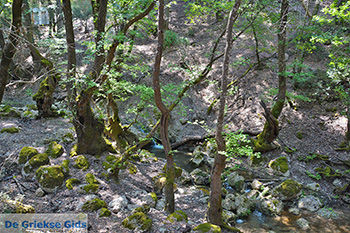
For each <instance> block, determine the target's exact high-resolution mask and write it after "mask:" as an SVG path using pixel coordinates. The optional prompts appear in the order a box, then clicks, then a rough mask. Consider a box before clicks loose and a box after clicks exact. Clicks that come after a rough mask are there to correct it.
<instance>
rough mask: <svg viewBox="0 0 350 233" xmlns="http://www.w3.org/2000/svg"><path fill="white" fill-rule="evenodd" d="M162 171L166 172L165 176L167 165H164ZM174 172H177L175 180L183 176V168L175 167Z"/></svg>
mask: <svg viewBox="0 0 350 233" xmlns="http://www.w3.org/2000/svg"><path fill="white" fill-rule="evenodd" d="M162 171H163V172H164V174H165V173H166V164H165V165H164V167H163V169H162ZM174 171H175V179H177V178H179V177H181V175H182V168H181V167H177V166H176V165H175V166H174Z"/></svg>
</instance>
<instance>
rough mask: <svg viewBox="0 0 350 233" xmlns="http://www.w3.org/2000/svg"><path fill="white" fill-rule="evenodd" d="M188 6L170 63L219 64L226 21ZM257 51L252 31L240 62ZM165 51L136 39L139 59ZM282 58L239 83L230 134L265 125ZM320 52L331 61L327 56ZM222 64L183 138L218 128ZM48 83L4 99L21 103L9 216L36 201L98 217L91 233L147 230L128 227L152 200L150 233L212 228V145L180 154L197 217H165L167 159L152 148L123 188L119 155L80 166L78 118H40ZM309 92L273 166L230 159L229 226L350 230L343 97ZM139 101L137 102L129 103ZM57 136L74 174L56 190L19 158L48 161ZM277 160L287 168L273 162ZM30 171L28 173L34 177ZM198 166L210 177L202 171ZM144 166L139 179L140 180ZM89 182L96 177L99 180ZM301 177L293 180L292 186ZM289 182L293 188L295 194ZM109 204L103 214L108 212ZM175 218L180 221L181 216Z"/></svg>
mask: <svg viewBox="0 0 350 233" xmlns="http://www.w3.org/2000/svg"><path fill="white" fill-rule="evenodd" d="M181 7H182V6H181V5H180V7H178V8H174V9H173V11H171V16H172V19H173V20H172V21H171V22H170V27H171V29H173V30H174V31H176V32H177V33H178V34H179V35H181V36H183V37H186V38H187V39H188V41H189V43H188V44H181V45H178V46H177V47H174V48H170V49H167V50H166V51H165V56H164V63H163V64H175V65H179V64H181V63H182V62H186V63H187V64H189V65H193V66H194V65H196V66H197V68H202V66H203V64H204V65H205V64H206V62H208V61H207V58H206V56H205V55H206V54H207V52H208V45H210V44H211V43H212V41H213V40H214V39H216V38H215V37H216V36H217V34H218V33H219V32H220V30H221V28H222V24H221V23H215V22H214V21H213V22H212V23H204V22H203V23H201V24H200V25H196V26H193V25H190V24H188V23H186V16H185V15H184V11H183V10H181V9H182V8H181ZM189 32H191V33H189ZM79 38H85V39H86V38H87V36H84V35H79ZM271 43H272V42H271ZM249 45H252V40H251V38H250V37H249V36H244V37H242V38H240V39H239V40H238V41H237V42H235V45H234V49H233V52H232V57H233V59H237V58H240V57H249V58H251V59H253V60H254V56H253V52H252V50H251V49H250V48H249ZM223 46H224V45H223V44H220V46H219V48H220V51H222V50H223ZM155 48H156V40H155V38H150V39H148V40H147V41H144V40H142V41H139V42H137V43H135V53H136V54H138V56H140V58H139V59H141V60H144V61H146V63H147V64H149V65H150V66H151V64H152V62H153V56H154V54H155ZM287 53H288V54H289V56H288V57H289V60H288V62H289V63H290V62H291V61H292V60H293V55H294V51H293V50H292V49H291V48H290V49H289V50H287ZM272 55H273V54H265V53H264V54H263V56H265V57H271V58H270V59H269V60H267V61H266V62H265V67H264V68H263V69H262V70H255V69H253V70H252V71H251V72H250V73H248V75H246V76H245V77H244V78H242V79H240V80H239V81H238V83H237V88H236V92H235V93H231V95H230V96H229V97H228V110H227V114H226V123H227V125H228V131H236V130H238V129H242V130H244V131H250V132H259V131H260V130H262V127H263V124H264V118H263V117H262V114H261V113H262V111H263V110H262V108H261V107H260V105H259V101H260V99H261V98H263V99H269V98H272V97H271V96H268V95H266V93H267V92H268V90H269V89H270V88H272V87H276V86H277V77H276V76H277V75H276V64H277V61H276V57H274V56H272ZM316 57H322V53H321V52H320V54H318V55H317V56H316ZM220 62H221V61H220V60H219V61H218V62H217V63H216V64H215V65H214V67H213V70H212V71H211V73H210V75H209V77H208V80H210V81H206V82H203V83H201V84H199V85H198V86H196V87H194V88H193V89H191V90H190V91H189V94H188V95H187V96H186V97H185V98H184V100H183V103H184V106H187V108H185V109H187V110H186V111H188V112H187V115H185V116H184V115H183V114H180V111H175V112H174V113H173V115H172V119H171V127H170V134H171V140H172V142H173V143H176V142H179V141H182V140H184V139H185V138H186V137H197V138H198V137H203V136H205V135H210V134H211V133H213V132H214V130H215V110H216V108H215V107H214V110H213V111H212V112H211V113H210V114H209V115H206V112H207V108H208V107H209V105H210V103H211V102H212V101H213V99H214V98H215V97H216V96H217V94H218V93H217V85H218V84H217V81H218V80H219V77H220V68H221V65H220V64H221V63H220ZM306 63H307V64H309V65H310V67H311V71H312V72H313V73H314V74H316V76H317V78H316V79H313V80H311V81H310V82H315V83H319V84H320V85H321V84H322V82H324V81H325V80H322V77H324V67H325V62H324V61H322V60H317V59H316V58H315V56H314V57H308V58H307V59H306ZM233 67H234V68H232V72H231V77H230V79H231V80H235V79H236V78H237V77H240V75H241V74H243V73H244V71H245V70H246V69H247V65H240V66H233ZM322 72H323V74H322ZM161 78H162V81H163V83H167V82H170V81H171V82H174V83H180V82H181V81H184V80H186V79H189V75H188V74H187V73H186V72H185V71H183V70H176V69H175V70H174V69H172V68H171V67H169V66H167V65H163V70H162V76H161ZM141 82H143V83H145V84H150V82H151V80H150V79H149V78H146V79H144V80H142V81H141ZM290 83H291V82H290ZM37 85H38V84H34V85H32V86H30V85H25V86H24V87H22V88H23V89H20V87H19V86H18V85H17V86H16V85H13V86H11V88H9V89H8V90H7V92H6V94H5V100H4V103H5V104H7V105H9V106H12V107H13V108H12V109H4V105H2V113H4V114H5V115H7V116H4V115H1V118H0V130H1V129H4V128H15V129H18V132H15V131H16V130H14V131H12V132H2V133H0V181H1V182H0V190H1V196H0V200H1V204H0V207H1V208H0V210H2V209H5V208H6V209H7V210H8V211H14V210H15V209H16V208H17V207H18V204H17V205H16V202H14V200H18V201H19V202H21V203H23V204H25V205H28V206H24V209H25V210H26V211H31V210H32V207H33V208H34V209H35V211H36V212H37V213H67V212H70V213H78V212H88V213H89V225H90V228H89V229H90V232H106V233H107V232H118V233H119V232H136V231H137V230H129V229H127V228H125V227H123V225H122V221H123V220H124V219H126V218H127V217H128V216H131V215H132V214H133V213H135V208H137V207H141V206H143V205H144V204H147V206H149V207H150V209H149V210H148V209H147V208H144V209H142V210H141V209H138V211H136V212H138V213H143V214H139V215H138V216H143V217H144V219H146V220H147V217H148V218H149V219H151V220H152V226H151V227H150V229H149V230H148V231H149V232H189V231H190V230H191V229H193V228H194V227H196V226H197V225H199V224H201V223H205V222H206V220H205V214H206V210H207V205H208V203H207V202H208V183H209V180H208V171H209V169H210V164H211V163H212V161H213V159H212V155H213V152H212V151H210V150H209V149H208V148H210V147H208V145H202V144H196V143H195V144H191V145H187V149H188V148H189V152H188V151H182V152H180V153H178V154H177V157H176V158H175V159H176V160H177V164H178V165H180V166H181V167H182V168H184V169H183V172H182V176H181V178H179V179H178V180H177V191H176V194H175V198H176V209H177V210H181V211H183V212H184V213H185V214H186V215H187V218H188V219H187V221H186V220H184V219H186V217H181V216H182V212H178V213H177V215H176V216H172V217H168V215H167V213H166V212H165V211H164V210H163V208H164V195H163V194H162V191H161V187H162V185H161V184H162V177H161V176H160V175H159V174H160V173H161V172H162V168H163V167H164V164H165V161H164V159H161V158H159V159H155V158H154V157H153V156H151V155H149V154H148V153H146V152H145V151H143V152H142V153H141V155H140V156H139V157H135V160H134V161H133V162H132V163H131V164H130V169H126V170H123V171H121V173H120V177H119V183H115V182H114V181H112V180H109V179H107V178H106V176H105V173H106V168H107V169H108V166H107V165H106V162H108V161H111V158H112V157H110V156H111V154H109V153H106V154H103V155H100V156H98V157H92V156H89V155H84V156H85V158H86V159H87V161H88V163H89V167H86V169H85V170H84V162H83V161H84V160H81V163H80V164H81V165H76V164H77V163H78V161H76V160H77V158H78V156H74V157H71V156H70V152H71V149H72V147H73V145H74V142H75V140H76V138H75V133H74V129H73V128H72V124H71V122H70V120H69V118H52V119H35V116H36V114H37V112H36V111H35V107H33V106H32V105H33V104H34V102H33V101H32V100H31V94H30V93H29V91H28V90H33V91H35V90H36V88H37ZM30 88H32V89H30ZM309 89H310V88H309ZM309 89H308V87H306V88H304V89H295V88H294V87H293V85H292V84H289V86H288V90H289V91H290V92H291V93H294V94H300V93H301V94H304V95H307V96H310V97H312V99H311V101H310V102H305V101H301V100H300V99H293V98H292V100H291V104H288V105H286V107H285V109H284V110H283V112H282V116H281V118H280V123H281V127H282V128H281V131H280V135H279V138H278V140H277V142H278V144H279V148H278V149H276V150H274V151H272V152H269V153H264V154H262V158H263V160H262V162H261V163H260V165H258V166H252V164H251V163H252V162H251V160H250V158H246V157H241V158H237V159H234V160H231V161H230V162H229V163H228V164H227V168H229V169H230V170H228V171H226V173H225V174H226V181H225V183H224V187H225V189H226V191H224V192H223V195H224V200H223V207H224V209H225V211H224V212H225V219H226V221H227V222H228V223H230V224H232V225H235V226H236V227H238V228H239V229H240V230H241V231H242V232H350V224H349V221H348V219H349V218H350V211H349V203H350V201H349V199H350V197H349V195H350V194H349V182H350V178H349V176H350V172H349V171H350V170H349V164H350V162H349V158H350V157H349V153H348V152H337V151H335V150H334V148H336V147H337V145H338V144H339V143H340V142H341V140H342V137H343V135H344V131H345V126H346V119H345V117H343V116H341V114H340V112H341V111H342V105H341V104H340V103H339V101H338V100H336V99H330V98H326V97H324V96H327V95H326V94H327V93H325V92H323V91H324V90H323V88H322V85H321V88H319V89H313V90H312V91H310V90H309ZM320 89H321V90H320ZM310 92H314V93H310ZM64 95H65V94H64V93H63V92H60V93H59V94H58V95H57V97H58V99H62V96H64ZM133 101H137V99H133V98H131V99H130V100H129V102H133ZM123 106H127V104H125V105H122V106H121V119H122V121H124V123H128V115H127V114H126V113H125V109H124V108H123ZM145 122H147V124H149V121H147V120H144V123H145ZM154 122H155V119H153V123H154ZM10 131H11V130H10ZM52 141H56V142H58V143H59V144H60V145H62V152H63V153H62V154H61V153H59V154H60V155H59V156H57V158H56V156H49V157H48V161H44V162H43V163H44V164H46V165H47V164H48V163H50V164H51V165H57V166H59V167H60V169H61V171H62V174H63V175H64V177H65V178H64V180H63V181H62V183H61V184H60V185H59V188H55V189H53V190H52V189H51V188H48V187H45V184H44V183H42V184H40V182H39V180H40V177H39V178H35V177H34V173H33V172H34V170H35V168H34V167H33V164H32V165H30V162H26V161H25V162H26V164H20V163H19V154H20V151H21V149H22V148H23V147H26V146H30V147H34V148H35V149H37V151H38V153H39V154H40V153H44V152H46V151H47V149H48V147H49V145H50V143H52ZM198 145H199V147H197V146H198ZM195 148H196V149H195ZM182 149H183V148H182ZM179 150H181V148H180V149H179ZM113 156H119V155H113ZM157 156H158V157H160V156H159V155H157ZM189 156H191V158H192V157H194V158H195V160H194V162H195V163H193V164H192V165H191V167H188V166H186V164H188V163H189V162H188V161H189V160H190V159H191V158H188V157H189ZM80 158H82V157H80ZM278 158H280V159H278ZM276 159H277V160H276ZM66 160H68V161H69V165H68V166H64V164H65V162H64V161H66ZM112 160H113V159H112ZM192 160H193V159H192ZM273 160H275V161H277V162H278V163H276V162H275V163H271V161H273ZM181 161H182V162H181ZM183 161H185V162H183ZM273 164H275V165H276V164H277V166H273ZM286 164H287V169H286ZM29 165H30V166H29ZM85 165H86V164H85ZM106 166H107V167H106ZM24 167H27V168H26V169H29V170H27V171H24ZM196 167H199V168H200V170H197V169H194V168H196ZM68 170H69V172H68ZM135 171H137V172H136V173H135V174H134V172H135ZM190 173H191V174H190ZM87 174H92V175H93V177H94V178H95V180H94V179H92V181H91V179H89V178H87V176H86V175H87ZM88 177H90V178H91V175H88ZM72 178H74V179H77V180H79V181H80V183H78V184H74V182H73V180H70V181H71V182H72V183H73V185H72V187H71V188H72V189H69V188H70V186H69V185H68V187H69V188H67V186H66V180H67V179H72ZM291 180H292V181H293V182H290V181H291ZM163 181H164V180H163ZM294 181H295V182H294ZM283 182H287V183H283ZM281 184H284V185H281ZM281 187H284V188H286V189H287V191H286V192H284V191H283V190H284V189H283V188H282V189H281ZM155 195H156V196H157V198H155ZM96 198H97V199H99V200H102V201H104V202H105V204H104V203H103V202H102V204H101V202H99V203H100V204H101V206H100V207H96V209H97V208H98V210H94V209H89V208H87V204H85V205H84V203H88V204H89V203H90V204H91V203H95V202H98V201H96ZM94 200H95V201H94ZM30 206H31V207H30ZM90 206H91V205H90ZM104 208H107V209H108V210H109V211H111V215H110V216H104V217H100V215H108V211H106V210H105V209H104ZM101 209H102V210H103V211H104V212H103V211H102V212H101ZM275 214H277V215H276V217H274V215H275ZM174 218H175V219H176V218H178V220H179V221H177V220H174ZM146 222H147V221H146ZM146 225H147V224H146ZM223 231H224V232H225V231H226V230H223Z"/></svg>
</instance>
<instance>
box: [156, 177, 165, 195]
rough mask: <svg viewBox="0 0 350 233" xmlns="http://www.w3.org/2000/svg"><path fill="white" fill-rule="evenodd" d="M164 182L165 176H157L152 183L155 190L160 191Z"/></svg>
mask: <svg viewBox="0 0 350 233" xmlns="http://www.w3.org/2000/svg"><path fill="white" fill-rule="evenodd" d="M165 184H166V177H159V178H158V179H157V180H156V182H155V184H154V186H155V190H156V192H161V191H162V190H163V188H164V186H165Z"/></svg>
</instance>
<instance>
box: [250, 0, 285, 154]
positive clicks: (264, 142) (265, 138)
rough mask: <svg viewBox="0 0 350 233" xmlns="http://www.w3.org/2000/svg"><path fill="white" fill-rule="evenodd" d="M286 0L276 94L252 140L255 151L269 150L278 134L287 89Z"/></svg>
mask: <svg viewBox="0 0 350 233" xmlns="http://www.w3.org/2000/svg"><path fill="white" fill-rule="evenodd" d="M288 8H289V3H288V0H282V3H281V12H280V24H279V30H278V34H277V36H278V94H277V99H276V102H275V104H274V105H273V107H272V110H271V114H269V113H267V112H270V110H268V111H266V110H267V108H265V117H268V118H266V122H265V125H264V129H263V131H262V132H261V133H260V134H259V135H258V136H257V139H256V140H254V141H253V143H254V149H255V151H261V152H265V151H269V150H272V149H273V148H274V147H273V145H272V142H273V141H274V140H275V139H276V138H277V136H278V130H277V131H276V129H278V127H279V126H278V121H277V119H278V117H279V116H280V114H281V112H282V110H283V106H284V102H285V98H286V91H287V78H286V74H285V71H286V60H285V52H286V51H285V50H286V35H287V33H286V31H287V20H288Z"/></svg>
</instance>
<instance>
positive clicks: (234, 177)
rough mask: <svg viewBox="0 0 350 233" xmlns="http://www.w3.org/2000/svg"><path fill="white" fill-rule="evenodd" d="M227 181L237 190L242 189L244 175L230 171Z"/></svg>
mask: <svg viewBox="0 0 350 233" xmlns="http://www.w3.org/2000/svg"><path fill="white" fill-rule="evenodd" d="M227 183H228V184H229V185H230V186H231V187H233V188H234V189H235V190H236V191H237V192H240V191H241V190H242V189H243V185H244V177H243V176H240V175H239V174H238V173H236V172H232V173H231V174H229V175H228V176H227Z"/></svg>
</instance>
